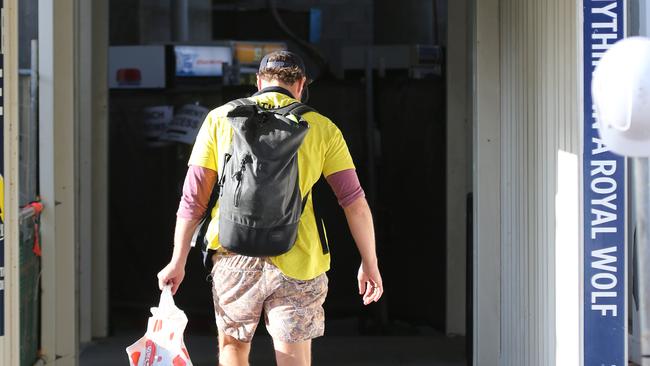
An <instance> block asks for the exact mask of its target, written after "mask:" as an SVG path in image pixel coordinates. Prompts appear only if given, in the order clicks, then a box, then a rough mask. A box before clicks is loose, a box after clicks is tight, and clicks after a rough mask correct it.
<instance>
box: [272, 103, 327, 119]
mask: <svg viewBox="0 0 650 366" xmlns="http://www.w3.org/2000/svg"><path fill="white" fill-rule="evenodd" d="M269 111H270V112H273V113H277V114H279V115H282V116H285V117H286V116H288V115H290V114H293V115H294V116H296V117H302V115H303V114H305V113H308V112H316V110H315V109H314V108H312V107H310V106H308V105H306V104H303V103H300V102H294V103H291V104H289V105H288V106H285V107H282V108H278V109H270V110H269Z"/></svg>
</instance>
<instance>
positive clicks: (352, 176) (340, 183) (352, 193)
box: [325, 169, 366, 207]
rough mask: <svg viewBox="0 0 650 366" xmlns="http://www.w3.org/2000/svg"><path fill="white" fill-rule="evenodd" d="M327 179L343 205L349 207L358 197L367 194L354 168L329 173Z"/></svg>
mask: <svg viewBox="0 0 650 366" xmlns="http://www.w3.org/2000/svg"><path fill="white" fill-rule="evenodd" d="M325 179H327V183H329V185H330V187H332V190H333V191H334V194H335V195H336V199H338V201H339V205H341V207H348V206H349V205H350V204H351V203H352V202H354V201H355V200H356V199H357V198H360V197H365V196H366V195H365V193H364V192H363V188H361V184H360V183H359V177H357V171H356V170H354V169H346V170H341V171H340V172H336V173H334V174H330V175H328V176H327V177H325Z"/></svg>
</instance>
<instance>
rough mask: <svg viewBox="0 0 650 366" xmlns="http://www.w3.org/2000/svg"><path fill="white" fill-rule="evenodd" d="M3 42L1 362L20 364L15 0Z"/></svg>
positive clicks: (8, 2) (8, 5)
mask: <svg viewBox="0 0 650 366" xmlns="http://www.w3.org/2000/svg"><path fill="white" fill-rule="evenodd" d="M2 16H3V21H4V24H3V29H2V32H1V33H2V39H3V48H2V53H3V56H4V65H3V67H0V69H2V76H3V79H4V86H3V88H2V97H3V98H4V105H3V106H2V108H1V109H0V114H2V116H3V117H4V131H3V134H4V141H3V144H4V145H3V147H4V173H3V174H4V177H3V178H4V184H3V185H4V192H1V194H3V195H4V198H3V201H4V207H1V209H2V212H3V213H4V233H0V235H4V245H5V246H4V249H5V251H4V256H5V258H4V259H5V263H4V264H5V265H4V269H3V270H4V284H3V286H4V294H3V296H4V314H3V315H4V329H3V331H4V336H0V363H2V364H3V365H18V364H19V362H20V271H19V264H20V256H19V245H20V237H19V236H20V235H19V232H20V229H19V215H20V211H19V207H18V205H19V203H18V202H19V197H18V187H19V184H18V177H19V174H18V152H19V149H18V136H19V128H18V112H19V108H18V1H17V0H5V1H4V8H3V13H2Z"/></svg>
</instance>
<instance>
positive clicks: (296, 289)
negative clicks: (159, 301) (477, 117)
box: [158, 51, 383, 366]
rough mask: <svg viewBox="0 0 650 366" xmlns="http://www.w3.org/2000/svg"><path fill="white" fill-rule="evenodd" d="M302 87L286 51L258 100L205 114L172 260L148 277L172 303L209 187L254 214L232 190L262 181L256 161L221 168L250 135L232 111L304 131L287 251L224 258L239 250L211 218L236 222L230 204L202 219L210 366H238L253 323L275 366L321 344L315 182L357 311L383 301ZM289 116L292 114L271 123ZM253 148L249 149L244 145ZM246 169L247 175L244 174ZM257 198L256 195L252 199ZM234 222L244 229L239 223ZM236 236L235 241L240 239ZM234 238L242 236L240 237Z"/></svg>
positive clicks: (363, 212) (361, 207) (337, 159)
mask: <svg viewBox="0 0 650 366" xmlns="http://www.w3.org/2000/svg"><path fill="white" fill-rule="evenodd" d="M307 84H308V80H307V74H306V72H305V66H304V63H303V61H302V60H301V59H300V57H299V56H298V55H296V54H294V53H291V52H288V51H276V52H273V53H271V54H269V55H266V56H265V57H264V58H263V59H262V62H261V64H260V68H259V72H258V74H257V87H258V89H259V91H258V92H257V93H256V94H254V95H253V96H251V97H250V98H247V99H243V100H239V101H237V102H235V103H228V104H226V105H223V106H221V107H219V108H217V109H214V110H213V111H211V112H210V113H209V114H208V116H207V117H206V119H205V121H204V123H203V125H202V127H201V130H200V132H199V134H198V136H197V139H196V142H195V144H194V148H193V150H192V154H191V157H190V160H189V169H188V172H187V176H186V178H185V184H184V187H183V195H182V198H181V202H180V205H179V209H178V213H177V220H176V228H175V234H174V250H173V254H172V258H171V261H170V262H169V264H167V266H165V268H163V269H162V270H161V271H160V272H159V273H158V280H159V286H160V287H161V288H162V287H163V286H164V285H166V284H170V285H172V292H173V293H176V291H177V290H178V287H179V286H180V284H181V282H182V281H183V278H184V276H185V263H186V261H187V256H188V252H189V250H190V241H191V239H192V235H193V233H194V231H195V229H196V227H197V225H198V224H199V222H200V220H201V218H202V217H203V214H204V212H206V210H207V209H208V207H207V206H208V201H209V199H210V195H211V193H212V190H213V187H214V186H215V184H217V186H219V187H220V188H221V189H222V190H223V191H226V192H230V190H233V192H234V197H235V203H234V205H235V206H238V207H239V206H245V207H258V206H256V205H257V204H260V202H259V200H258V201H256V202H246V201H245V199H246V198H245V197H246V195H247V194H248V193H246V192H245V190H246V189H247V188H246V187H247V186H246V183H244V184H243V185H242V186H243V187H244V188H243V190H244V192H243V193H242V188H241V187H239V183H241V179H242V178H241V176H242V174H249V176H250V177H252V175H250V174H253V175H255V174H257V175H258V176H259V175H261V174H262V173H263V172H264V169H265V167H266V166H267V165H265V164H262V163H261V161H262V160H263V159H264V156H262V155H259V156H257V157H256V156H255V154H252V155H251V154H248V155H245V157H244V159H242V161H241V168H237V167H238V166H239V164H240V162H239V161H234V162H233V161H230V163H229V162H228V161H229V160H234V159H231V156H232V155H233V149H243V147H242V146H239V147H238V146H235V145H236V144H234V143H233V141H239V142H237V144H244V142H241V141H244V140H246V139H247V138H248V137H250V136H251V135H250V134H251V133H254V132H255V131H253V130H254V129H251V128H250V126H248V127H246V123H247V122H245V121H246V120H245V118H246V117H241V116H242V115H244V114H245V113H244V114H242V113H239V112H237V113H235V112H234V111H235V110H236V108H239V107H238V106H241V105H247V104H248V105H252V106H249V107H244V108H240V109H241V110H244V109H245V108H249V109H246V110H257V111H262V112H259V113H258V114H260V113H262V114H263V113H268V112H269V111H271V112H273V113H276V112H277V114H278V117H277V118H278V119H281V120H282V121H288V120H287V118H288V119H290V120H291V121H295V122H296V123H298V124H297V125H295V126H294V127H296V128H297V127H298V126H299V125H301V126H303V127H305V128H306V131H307V132H306V133H305V134H304V139H303V140H302V142H301V143H300V145H297V146H299V147H298V148H297V154H294V155H297V158H296V159H295V164H296V166H297V171H298V174H297V178H296V182H297V183H296V184H297V188H296V192H298V188H299V193H300V197H299V198H300V203H301V204H300V205H298V209H299V210H300V211H299V212H298V213H297V216H296V215H295V214H294V216H296V217H298V222H297V226H296V227H297V231H296V232H297V235H296V236H295V242H294V243H293V246H289V247H290V249H288V251H286V252H283V253H282V254H277V255H270V256H253V255H249V256H247V255H242V254H238V253H241V251H238V250H235V249H233V250H228V249H226V248H225V246H227V247H228V248H231V249H232V248H239V245H240V244H241V245H242V247H243V246H245V245H246V244H247V243H245V242H244V243H239V244H237V245H235V246H232V244H231V243H230V241H231V237H232V238H234V239H232V240H234V241H236V239H237V235H234V234H232V232H231V231H232V230H230V229H228V230H226V228H227V227H229V226H227V225H226V224H227V223H228V221H227V220H226V218H225V217H224V218H222V219H223V220H220V219H219V213H220V211H222V212H228V218H229V219H233V220H234V219H237V220H239V219H238V218H237V216H236V215H235V214H232V213H231V212H236V210H237V209H238V208H235V211H231V208H232V207H231V206H232V205H233V204H232V203H230V202H231V201H232V200H231V199H230V198H231V197H230V195H229V196H228V199H224V198H223V197H222V198H220V199H219V202H218V203H217V205H216V206H217V207H215V208H214V209H213V210H212V213H211V216H212V218H211V220H210V224H209V226H208V229H207V233H206V235H205V240H206V243H207V247H208V248H209V249H210V250H211V251H213V252H212V253H214V255H212V261H213V263H214V266H213V268H212V278H213V288H212V291H213V298H214V311H215V317H216V322H217V328H218V329H219V364H220V365H225V366H231V365H248V355H249V352H250V342H251V340H252V337H253V334H254V333H255V329H256V327H257V324H258V322H259V319H260V316H261V315H262V313H263V314H264V319H265V323H266V327H267V330H268V332H269V334H271V336H272V337H273V344H274V348H275V355H276V360H277V364H278V365H280V366H285V365H300V366H302V365H310V364H311V340H312V339H313V338H316V337H319V336H322V335H323V332H324V321H325V316H324V311H323V306H322V305H323V303H324V301H325V297H326V295H327V282H328V279H327V276H326V274H325V272H327V270H329V267H330V254H329V247H328V244H327V240H326V238H325V237H324V235H323V234H324V230H323V228H322V226H321V225H322V222H320V220H318V222H317V220H316V218H315V216H314V208H313V203H312V198H311V194H310V192H311V189H312V186H313V185H314V184H315V183H316V182H317V181H318V179H319V178H320V176H321V175H324V176H325V178H326V180H327V182H328V183H329V185H330V186H331V188H332V189H333V191H334V193H335V195H336V197H337V199H338V201H339V204H340V205H341V206H342V207H343V211H344V213H345V216H346V218H347V222H348V225H349V227H350V231H351V233H352V236H353V237H354V240H355V242H356V245H357V248H358V250H359V253H360V255H361V265H360V266H359V272H358V276H357V280H358V285H359V294H360V295H361V296H362V301H363V303H364V304H365V305H367V304H370V303H371V302H376V301H378V300H379V298H380V297H381V296H382V293H383V289H382V279H381V275H380V272H379V267H378V265H377V255H376V251H375V236H374V229H373V222H372V215H371V213H370V209H369V207H368V203H367V201H366V199H365V195H364V192H363V189H362V188H361V186H360V184H359V179H358V177H357V174H356V171H355V168H354V164H353V162H352V157H351V156H350V153H349V150H348V147H347V145H346V143H345V140H344V139H343V136H342V134H341V131H340V130H339V129H338V128H337V127H336V126H335V125H334V123H332V122H331V121H330V120H329V119H328V118H326V117H325V116H323V115H321V114H319V113H317V112H316V111H314V110H313V109H310V108H306V107H303V105H301V104H296V103H299V101H300V100H301V99H302V97H303V95H305V94H306V91H307ZM297 106H300V107H301V108H300V109H299V108H295V112H290V113H289V114H287V115H285V116H279V115H280V114H283V113H285V112H286V111H287V110H292V108H293V107H297ZM250 108H253V109H250ZM238 110H239V109H237V111H238ZM247 113H248V112H247ZM253 114H254V113H253ZM248 115H250V113H249V114H248ZM238 116H239V117H238ZM237 118H239V119H237ZM242 118H244V119H243V121H244V122H243V123H244V126H243V127H242V126H241V125H238V124H237V122H236V121H240V122H241V121H242ZM250 118H252V117H250ZM264 118H266V119H268V118H267V117H264ZM305 124H306V125H305ZM240 127H241V128H240ZM280 132H282V133H285V132H284V131H280ZM280 132H277V131H276V132H274V133H272V134H268V135H265V136H264V138H267V137H268V136H269V135H274V136H276V137H277V136H281V134H280ZM287 133H289V132H287ZM238 134H239V135H238ZM246 136H248V137H246ZM248 140H251V139H250V138H248ZM253 140H255V139H253ZM257 140H259V139H257ZM257 140H255V141H249V142H250V143H251V144H252V143H256V141H257ZM279 140H281V139H279ZM279 140H277V141H279ZM269 141H270V140H269ZM274 141H276V140H274ZM274 144H275V142H274V143H271V142H269V146H275V145H274ZM234 169H239V170H238V171H235V170H234ZM246 169H248V171H245V170H246ZM233 171H235V174H233V175H232V176H231V175H230V174H224V172H229V173H230V172H233ZM219 178H221V179H219ZM235 178H237V179H239V181H237V186H236V187H234V188H232V187H233V186H231V188H228V187H226V188H224V186H227V183H223V182H224V181H226V180H228V179H235ZM232 184H235V183H232ZM264 188H265V187H263V186H262V187H259V188H258V189H264ZM222 194H224V193H223V192H222ZM241 197H244V198H241ZM268 198H269V199H270V198H272V197H268ZM274 198H275V197H274ZM240 200H241V201H240ZM287 200H288V199H287ZM287 200H283V201H287ZM262 203H263V202H262ZM220 205H222V207H221V208H220V207H219V206H220ZM226 205H228V207H226ZM247 205H248V206H247ZM237 212H238V211H237ZM224 216H226V214H224ZM255 216H259V217H255ZM247 217H249V218H251V219H250V220H263V219H264V213H259V212H258V213H257V215H255V212H253V215H249V216H247ZM244 221H246V220H243V221H241V222H244ZM252 226H255V225H252ZM220 228H221V229H220ZM220 230H221V231H222V232H223V235H224V237H223V240H224V242H220V240H219V231H220ZM237 230H240V229H237ZM250 230H255V228H250ZM226 231H228V233H227V234H226ZM237 233H240V234H241V230H240V231H237ZM242 235H243V236H242ZM226 236H227V238H226ZM278 236H279V234H278ZM239 237H240V238H241V237H246V236H245V235H244V234H241V235H239ZM225 240H227V241H228V243H226V241H225ZM250 240H251V241H252V240H253V239H250ZM289 244H291V243H289Z"/></svg>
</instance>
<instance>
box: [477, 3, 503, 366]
mask: <svg viewBox="0 0 650 366" xmlns="http://www.w3.org/2000/svg"><path fill="white" fill-rule="evenodd" d="M473 6H474V8H473V9H472V18H471V19H473V20H474V22H475V24H474V29H473V32H472V43H473V45H474V50H473V54H472V58H473V63H472V69H473V74H474V78H473V90H474V100H473V107H472V110H473V136H474V137H473V139H474V140H473V145H474V153H473V168H474V169H473V173H474V174H473V191H474V197H475V198H474V217H475V221H474V233H473V234H474V238H473V242H474V247H473V248H472V251H473V253H472V255H473V258H474V278H473V282H474V288H473V298H474V309H473V315H474V334H473V350H474V355H473V358H474V360H473V362H474V365H476V366H479V365H480V366H484V365H485V366H490V365H499V362H500V361H499V359H500V350H501V327H500V322H501V285H500V278H501V257H500V250H501V248H500V247H501V215H499V214H498V213H499V212H501V200H500V196H501V195H500V193H501V189H500V187H501V160H500V156H501V154H500V152H501V130H500V126H501V108H500V106H501V103H500V101H499V96H500V93H501V78H500V71H501V68H500V58H499V49H500V37H499V0H480V1H479V0H475V1H474V2H473Z"/></svg>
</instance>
